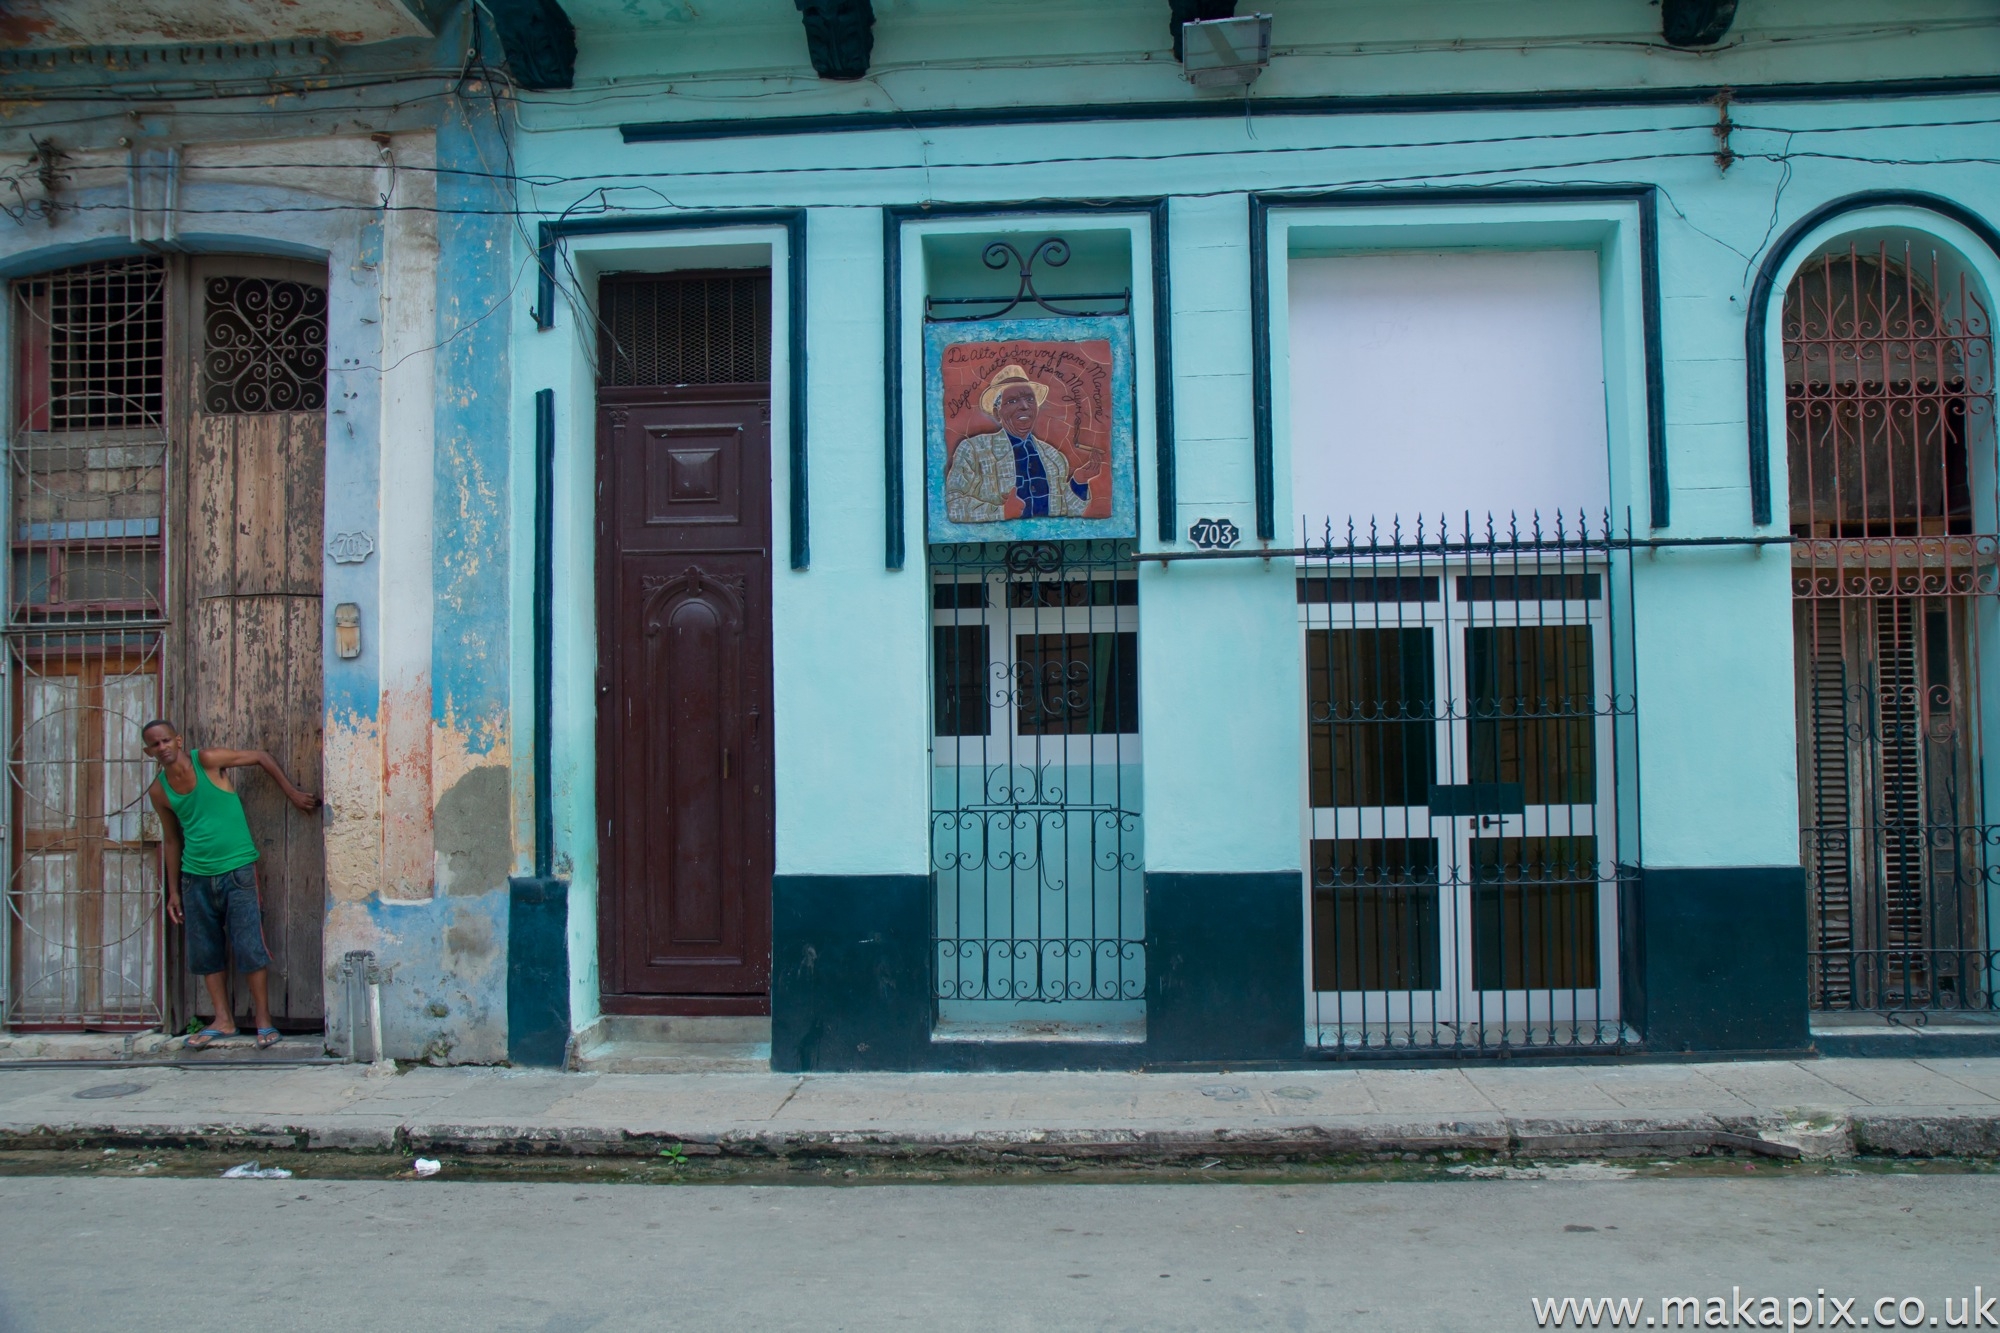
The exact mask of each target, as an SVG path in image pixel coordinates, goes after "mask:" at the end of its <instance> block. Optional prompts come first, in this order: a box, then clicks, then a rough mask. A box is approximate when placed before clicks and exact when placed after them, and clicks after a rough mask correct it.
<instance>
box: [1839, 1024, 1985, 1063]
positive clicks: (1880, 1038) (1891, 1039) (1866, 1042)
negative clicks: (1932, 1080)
mask: <svg viewBox="0 0 2000 1333" xmlns="http://www.w3.org/2000/svg"><path fill="white" fill-rule="evenodd" d="M1950 1021H1951V1016H1950V1015H1949V1014H1933V1015H1931V1022H1933V1023H1948V1022H1950ZM1812 1043H1813V1050H1815V1051H1817V1052H1818V1053H1819V1054H1821V1055H1823V1056H1826V1057H1828V1058H1829V1059H1836V1060H1844V1059H1866V1060H1933V1059H1958V1058H1976V1059H1987V1060H1990V1059H1992V1058H1993V1057H1994V1056H2000V1028H1994V1029H1991V1030H1988V1031H1966V1030H1964V1029H1960V1030H1959V1031H1956V1032H1933V1031H1929V1030H1927V1029H1926V1028H1918V1029H1915V1030H1905V1031H1900V1032H1899V1031H1891V1030H1886V1029H1885V1030H1879V1031H1874V1032H1867V1031H1863V1032H1815V1033H1813V1038H1812Z"/></svg>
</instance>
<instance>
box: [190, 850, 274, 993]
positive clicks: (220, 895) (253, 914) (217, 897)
mask: <svg viewBox="0 0 2000 1333" xmlns="http://www.w3.org/2000/svg"><path fill="white" fill-rule="evenodd" d="M181 915H182V916H183V917H184V918H186V921H187V947H188V967H189V968H190V969H191V970H193V972H194V974H195V975H196V976H202V977H205V976H207V975H209V974H210V973H212V972H221V971H224V970H226V969H227V968H228V965H229V964H228V961H227V960H226V959H225V958H224V957H223V952H222V947H223V944H224V942H225V941H226V942H227V943H228V945H229V949H230V952H232V953H234V954H235V955H236V967H237V970H238V971H240V972H257V971H261V970H262V969H264V968H267V967H269V966H270V965H271V951H270V950H269V949H267V948H265V947H264V913H263V911H262V910H261V909H260V908H259V907H258V905H257V867H256V865H255V863H252V864H250V865H247V866H238V867H237V868H236V869H234V870H225V871H224V872H223V873H222V874H220V875H182V876H181Z"/></svg>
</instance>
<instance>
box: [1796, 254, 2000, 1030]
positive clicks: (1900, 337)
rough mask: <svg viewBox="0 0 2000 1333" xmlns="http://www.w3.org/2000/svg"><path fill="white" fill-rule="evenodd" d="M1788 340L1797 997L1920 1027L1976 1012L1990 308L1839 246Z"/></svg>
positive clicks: (1996, 581) (1982, 930) (1957, 282)
mask: <svg viewBox="0 0 2000 1333" xmlns="http://www.w3.org/2000/svg"><path fill="white" fill-rule="evenodd" d="M1783 339H1784V344H1783V350H1784V363H1785V387H1786V423H1787V431H1786V434H1787V454H1788V472H1789V476H1790V482H1791V512H1790V521H1791V529H1792V533H1793V535H1794V538H1795V542H1794V545H1793V547H1792V573H1793V606H1794V634H1795V641H1796V643H1797V654H1796V660H1797V671H1798V684H1797V699H1798V710H1799V712H1798V736H1799V774H1800V782H1799V800H1800V854H1801V859H1802V861H1803V863H1804V865H1805V867H1806V871H1807V875H1808V880H1809V884H1810V890H1811V897H1810V900H1809V910H1810V930H1811V946H1810V953H1809V961H1810V974H1809V983H1808V984H1809V994H1810V1000H1811V1003H1812V1006H1813V1008H1814V1009H1816V1010H1821V1011H1847V1012H1852V1013H1876V1014H1888V1015H1890V1016H1891V1017H1901V1018H1907V1019H1908V1020H1910V1021H1915V1022H1923V1021H1925V1018H1926V1016H1927V1015H1928V1014H1930V1013H1934V1012H1939V1011H1952V1010H1961V1011H1962V1010H1984V1011H1991V1010H1993V1009H1994V1008H1995V1007H1996V1001H1995V993H1994V991H1995V988H1994V968H1995V964H1996V961H2000V955H1996V951H1995V949H1994V947H1993V940H1992V930H1993V925H1994V923H1993V921H1992V920H1991V919H1990V915H1989V913H1990V904H1989V903H1988V901H1987V900H1988V897H1989V895H1990V894H1991V893H1992V891H1993V885H1994V883H1995V876H1996V864H1995V847H1996V845H2000V830H1996V826H1995V825H1993V824H1991V823H1989V822H1988V820H1987V815H1986V811H1985V799H1984V793H1983V790H1982V782H1981V778H1982V770H1983V764H1984V758H1983V755H1984V748H1983V736H1982V734H1981V719H1982V717H1983V712H1984V710H1983V705H1982V704H1981V702H1980V693H1981V681H1982V679H1983V675H1984V671H1985V665H1984V663H1983V660H1982V653H1981V639H1982V637H1983V635H1982V634H1981V633H1980V629H1979V626H1980V623H1981V621H1980V617H1981V615H1982V614H1989V615H1990V610H1987V611H1982V608H1981V603H1980V599H1981V598H1985V597H1991V596H1992V595H1994V594H1995V593H1996V592H2000V534H1996V528H1995V524H1996V504H2000V490H1996V483H1995V481H1994V479H1993V472H1994V467H1995V458H1994V455H1993V425H1994V419H1993V381H1992V372H1993V342H1992V334H1991V326H1990V323H1989V320H1988V316H1987V311H1986V308H1985V306H1984V304H1983V303H1982V302H1981V300H1980V297H1979V294H1978V292H1977V291H1976V289H1974V288H1973V287H1972V285H1971V283H1970V282H1969V280H1968V279H1967V278H1965V277H1964V276H1962V275H1961V276H1958V277H1956V278H1954V277H1951V276H1948V275H1947V274H1945V273H1943V272H1941V270H1940V266H1939V264H1938V261H1937V258H1936V256H1935V254H1932V255H1930V256H1928V257H1925V256H1921V255H1919V254H1917V253H1915V252H1914V249H1913V247H1912V246H1910V245H1908V244H1901V245H1896V246H1891V244H1890V243H1888V242H1886V241H1883V242H1878V243H1877V244H1875V245H1874V246H1872V247H1870V248H1868V249H1865V250H1864V249H1862V248H1861V247H1859V246H1854V245H1849V246H1847V247H1845V248H1843V249H1840V250H1836V251H1832V252H1829V253H1827V254H1824V255H1821V256H1820V257H1818V258H1817V259H1816V260H1814V261H1812V262H1810V263H1808V264H1807V265H1806V266H1805V267H1804V268H1802V269H1801V270H1800V272H1799V274H1798V276H1797V277H1796V278H1794V279H1793V282H1792V285H1791V288H1790V289H1789V290H1788V291H1787V293H1786V297H1785V306H1784V314H1783ZM1987 605H1988V607H1990V603H1988V604H1987Z"/></svg>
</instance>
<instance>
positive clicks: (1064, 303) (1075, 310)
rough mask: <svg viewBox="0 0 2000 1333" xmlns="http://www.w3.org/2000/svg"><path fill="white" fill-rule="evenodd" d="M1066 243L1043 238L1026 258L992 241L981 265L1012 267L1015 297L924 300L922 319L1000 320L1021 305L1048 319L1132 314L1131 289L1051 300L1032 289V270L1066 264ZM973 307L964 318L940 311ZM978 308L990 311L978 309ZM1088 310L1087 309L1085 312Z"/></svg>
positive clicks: (1006, 243) (1007, 243) (1005, 243)
mask: <svg viewBox="0 0 2000 1333" xmlns="http://www.w3.org/2000/svg"><path fill="white" fill-rule="evenodd" d="M1069 253H1070V251H1069V242H1068V241H1066V240H1064V239H1063V238H1062V237H1060V236H1045V237H1043V238H1042V239H1041V240H1039V241H1037V242H1036V243H1035V245H1034V247H1033V248H1032V249H1030V250H1029V251H1028V253H1027V254H1026V255H1023V254H1022V253H1021V252H1020V250H1019V249H1018V248H1016V246H1015V245H1014V243H1013V242H1012V241H994V242H992V243H990V244H989V245H987V247H986V249H985V250H984V251H983V252H982V253H981V254H980V256H979V259H980V262H981V263H983V264H985V265H986V267H988V268H990V269H993V270H994V271H995V272H998V271H999V270H1001V269H1004V268H1006V267H1008V266H1009V265H1010V264H1011V265H1012V266H1013V267H1014V269H1015V271H1016V274H1017V276H1018V277H1019V282H1018V284H1017V285H1016V286H1015V288H1014V294H1013V295H1012V296H1011V297H1007V296H932V297H926V298H925V300H924V318H926V319H928V320H930V321H931V322H932V323H933V324H949V323H962V322H965V321H967V320H975V319H1002V318H1005V317H1006V316H1007V315H1010V314H1012V313H1013V312H1014V311H1015V310H1017V309H1019V308H1020V307H1021V306H1024V305H1031V306H1036V307H1039V308H1040V309H1041V310H1042V311H1045V312H1046V313H1048V314H1051V315H1070V316H1086V315H1129V314H1130V313H1132V289H1131V288H1130V287H1127V288H1126V289H1125V290H1124V291H1120V292H1078V293H1076V294H1075V295H1065V296H1061V297H1057V298H1054V299H1051V298H1049V297H1046V296H1043V295H1042V294H1041V292H1039V291H1037V290H1036V288H1035V266H1036V265H1037V264H1046V265H1048V266H1049V267H1050V268H1061V267H1062V266H1063V265H1064V264H1067V263H1069ZM959 307H973V308H974V310H973V313H971V314H965V315H944V314H939V313H938V312H939V311H940V310H941V309H955V308H959ZM978 307H992V308H990V309H978ZM1085 307H1088V308H1085Z"/></svg>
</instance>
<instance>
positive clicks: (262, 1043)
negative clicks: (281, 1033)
mask: <svg viewBox="0 0 2000 1333" xmlns="http://www.w3.org/2000/svg"><path fill="white" fill-rule="evenodd" d="M277 1044H278V1029H276V1028H258V1029H257V1049H258V1050H260V1051H268V1050H270V1049H271V1048H272V1047H273V1046H276V1045H277Z"/></svg>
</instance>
